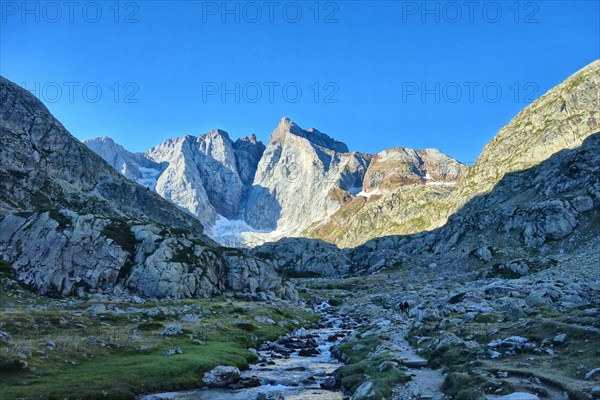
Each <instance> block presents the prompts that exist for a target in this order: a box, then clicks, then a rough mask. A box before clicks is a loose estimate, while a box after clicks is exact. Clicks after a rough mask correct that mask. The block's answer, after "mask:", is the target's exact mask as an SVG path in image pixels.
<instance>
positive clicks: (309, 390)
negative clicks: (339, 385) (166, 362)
mask: <svg viewBox="0 0 600 400" xmlns="http://www.w3.org/2000/svg"><path fill="white" fill-rule="evenodd" d="M315 311H317V312H319V313H321V314H322V315H323V320H322V322H321V323H320V324H319V326H317V327H316V328H314V329H306V330H305V329H300V330H298V331H296V332H294V333H293V334H292V335H288V336H285V337H283V338H280V339H282V340H281V341H280V342H282V343H284V346H285V343H286V342H290V343H292V344H291V345H289V347H288V351H291V354H289V355H285V354H281V353H282V352H283V353H285V350H286V349H285V348H281V347H279V349H280V350H283V351H282V352H280V351H278V347H277V346H278V344H275V343H267V344H266V345H263V346H261V348H260V349H259V350H258V358H259V361H258V362H257V363H255V364H252V365H251V366H250V368H249V369H248V370H246V371H243V372H242V375H241V378H242V381H244V380H249V379H254V380H256V379H258V381H260V386H257V387H252V388H243V389H233V388H225V389H207V388H204V389H200V390H193V391H187V392H173V393H160V394H154V395H149V396H144V397H142V398H141V399H140V400H254V399H256V398H257V396H259V394H261V393H263V394H272V395H275V394H276V393H280V394H281V395H282V396H283V397H284V398H285V399H286V400H300V399H302V400H313V399H314V400H341V399H343V394H342V391H341V389H332V390H326V389H323V388H322V387H321V384H324V383H325V382H326V381H327V380H328V378H329V381H331V375H332V373H333V372H334V371H335V370H336V369H337V368H339V367H340V366H341V365H342V364H341V363H340V362H338V361H337V360H336V359H335V358H333V356H332V354H331V350H332V348H333V346H335V345H336V344H337V343H338V342H339V341H340V340H341V339H343V338H344V337H345V336H347V335H348V334H349V333H352V332H353V331H354V329H356V328H357V327H358V324H357V323H356V322H354V321H352V320H348V319H343V318H341V317H339V316H336V315H335V314H333V313H331V312H330V311H329V305H328V304H327V303H322V304H319V305H317V306H315ZM307 340H308V341H311V342H312V346H309V347H303V348H304V349H307V348H308V349H309V350H312V352H313V353H317V352H315V351H314V349H315V348H316V349H318V353H319V354H315V355H312V356H301V355H300V354H299V353H300V352H301V351H302V348H295V347H297V346H294V343H296V344H298V343H302V342H306V341H307ZM315 342H316V343H315ZM315 345H316V347H315ZM302 346H303V345H300V347H302ZM305 352H306V350H305ZM267 398H268V397H267ZM272 398H275V397H272ZM280 398H281V397H280Z"/></svg>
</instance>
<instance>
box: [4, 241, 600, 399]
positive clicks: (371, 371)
mask: <svg viewBox="0 0 600 400" xmlns="http://www.w3.org/2000/svg"><path fill="white" fill-rule="evenodd" d="M599 247H600V238H596V239H595V240H593V241H592V242H590V243H587V244H586V245H584V246H583V247H581V248H579V249H578V250H577V251H575V252H570V253H569V256H558V257H555V261H554V262H553V263H548V264H545V265H546V268H545V269H541V270H538V271H537V272H530V273H526V274H524V275H522V276H519V277H517V276H506V275H502V276H493V275H489V274H488V275H487V276H486V277H485V278H484V277H483V276H482V272H481V271H478V270H472V271H468V270H466V269H468V268H466V267H464V266H457V267H455V268H444V269H441V268H437V269H432V268H417V267H410V266H399V267H397V268H395V269H393V270H383V271H381V272H379V273H377V274H374V275H369V276H362V277H353V278H347V279H296V280H295V284H296V286H297V287H298V289H299V292H300V295H301V297H302V299H303V300H305V301H306V302H307V303H315V302H321V301H327V302H328V303H329V304H330V305H331V306H333V311H334V312H335V315H337V316H338V317H339V318H341V319H342V320H349V321H350V320H351V321H356V322H357V323H358V326H359V327H358V328H357V329H356V330H354V331H353V332H352V333H351V334H349V335H348V336H347V337H346V338H345V339H344V340H343V341H342V342H341V344H339V345H338V346H336V347H335V348H334V349H332V351H333V354H334V355H336V357H338V358H339V359H341V360H342V361H343V362H344V364H345V365H344V366H342V367H341V368H339V369H338V370H337V372H336V373H335V378H336V380H337V382H338V384H341V385H342V386H343V388H344V390H345V392H346V393H348V395H350V394H354V397H353V399H360V398H370V399H376V398H386V399H398V400H404V399H433V400H439V399H443V398H455V399H462V400H465V399H484V398H496V397H500V396H503V395H507V394H510V393H514V392H527V393H531V394H533V395H535V396H537V397H538V398H540V399H550V400H559V399H593V398H600V361H599V360H600V345H599V343H600V309H599V308H600V273H599V270H600V254H598V252H597V251H596V249H597V248H599ZM2 268H3V272H2V274H1V277H0V282H1V286H2V287H1V288H0V289H1V291H0V304H1V308H0V378H1V379H0V399H2V400H5V399H6V400H8V399H16V398H20V399H42V398H61V399H63V398H72V399H78V398H82V399H97V398H124V399H127V398H133V396H134V395H136V394H140V393H152V392H165V391H177V390H187V389H193V388H197V387H201V386H202V385H203V383H202V376H203V374H204V372H206V371H208V370H209V369H211V368H213V367H215V366H217V365H221V364H227V365H235V366H238V367H240V368H242V369H243V368H245V367H247V366H248V363H251V362H253V361H256V360H257V356H256V355H255V353H253V352H251V351H249V350H248V348H252V347H258V345H259V344H260V342H264V341H267V340H274V339H276V338H277V337H280V336H282V335H284V334H286V333H289V332H291V331H292V330H294V329H296V328H299V327H311V326H314V325H315V324H316V323H317V322H318V321H319V319H320V316H319V315H318V314H315V313H312V312H310V311H308V309H301V308H298V307H296V306H292V305H291V304H289V303H286V302H245V301H240V300H238V299H235V298H234V296H233V294H232V293H230V294H229V295H226V296H223V297H221V298H218V299H193V300H192V299H190V300H181V301H158V302H157V301H144V300H142V299H139V298H136V297H132V298H129V299H128V301H123V300H118V301H117V300H115V299H111V298H109V297H106V296H100V295H92V296H91V297H88V298H85V299H76V298H69V299H48V298H41V297H39V296H36V295H34V294H32V293H31V292H29V291H28V290H26V289H25V288H22V287H20V286H19V285H18V284H17V283H16V282H15V281H14V280H13V279H12V278H11V277H10V271H9V270H8V268H7V267H6V266H3V267H2ZM402 303H404V304H405V305H406V307H405V309H401V308H402V307H400V305H401V304H402Z"/></svg>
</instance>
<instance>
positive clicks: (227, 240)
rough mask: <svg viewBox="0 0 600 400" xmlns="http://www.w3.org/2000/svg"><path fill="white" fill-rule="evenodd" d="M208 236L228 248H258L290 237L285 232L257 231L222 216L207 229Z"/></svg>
mask: <svg viewBox="0 0 600 400" xmlns="http://www.w3.org/2000/svg"><path fill="white" fill-rule="evenodd" d="M206 234H207V235H208V236H209V237H210V238H211V239H213V240H214V241H216V242H217V243H219V244H220V245H222V246H228V247H256V246H260V245H261V244H263V243H266V242H274V241H277V240H279V239H281V238H282V237H284V236H289V235H286V232H285V231H283V230H261V229H255V228H253V227H251V226H250V225H248V224H247V223H246V221H244V220H241V219H228V218H225V217H224V216H222V215H217V220H216V221H215V223H214V225H213V226H212V227H210V228H207V231H206Z"/></svg>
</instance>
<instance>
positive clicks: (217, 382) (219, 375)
mask: <svg viewBox="0 0 600 400" xmlns="http://www.w3.org/2000/svg"><path fill="white" fill-rule="evenodd" d="M203 380H204V383H205V384H206V386H208V387H225V386H227V385H231V384H232V383H235V382H237V381H239V380H240V370H239V369H237V368H236V367H227V366H222V365H220V366H218V367H216V368H214V369H212V370H210V371H208V372H207V373H205V374H204V378H203Z"/></svg>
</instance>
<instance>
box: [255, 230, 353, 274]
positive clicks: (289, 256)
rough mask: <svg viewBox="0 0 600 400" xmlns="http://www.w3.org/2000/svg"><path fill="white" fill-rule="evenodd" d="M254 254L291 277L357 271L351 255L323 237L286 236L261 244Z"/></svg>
mask: <svg viewBox="0 0 600 400" xmlns="http://www.w3.org/2000/svg"><path fill="white" fill-rule="evenodd" d="M252 254H254V255H255V256H257V257H263V258H265V259H269V260H271V262H272V265H273V266H274V268H275V269H276V270H277V271H278V272H279V273H280V274H283V275H285V276H291V277H314V276H322V275H325V276H342V275H344V274H347V273H349V272H350V271H352V270H353V269H352V260H351V259H350V258H349V257H348V255H346V254H345V253H344V252H342V251H339V250H338V249H337V248H335V247H334V246H332V245H331V244H329V243H326V242H323V241H322V240H312V239H303V238H285V239H281V240H279V241H277V242H272V243H265V244H264V245H262V246H258V247H256V248H254V249H253V250H252Z"/></svg>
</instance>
